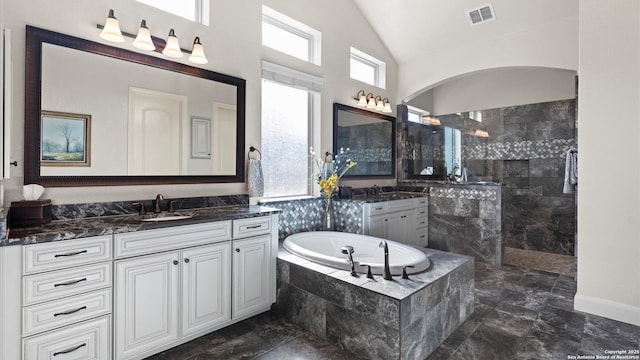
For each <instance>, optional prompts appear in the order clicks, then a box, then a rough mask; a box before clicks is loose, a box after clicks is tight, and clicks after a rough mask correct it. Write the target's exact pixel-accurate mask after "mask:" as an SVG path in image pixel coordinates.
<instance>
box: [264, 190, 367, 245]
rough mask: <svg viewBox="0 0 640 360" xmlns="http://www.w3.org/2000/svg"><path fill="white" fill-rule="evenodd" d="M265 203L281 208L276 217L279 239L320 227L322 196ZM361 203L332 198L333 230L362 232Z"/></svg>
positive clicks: (322, 207)
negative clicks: (278, 215) (277, 217)
mask: <svg viewBox="0 0 640 360" xmlns="http://www.w3.org/2000/svg"><path fill="white" fill-rule="evenodd" d="M265 205H268V206H271V207H275V208H277V209H280V210H282V213H281V214H280V217H279V219H278V220H279V224H278V227H279V231H278V233H279V236H280V241H282V240H284V239H285V238H286V237H287V236H289V235H291V234H295V233H299V232H304V231H317V230H320V229H321V228H322V214H323V212H324V208H325V202H324V199H322V198H310V199H299V200H287V201H269V202H267V203H265ZM363 205H364V202H362V201H355V200H348V201H343V200H340V199H334V200H333V209H334V214H335V222H334V225H335V230H336V231H341V232H349V233H355V234H362V233H363V228H362V207H363Z"/></svg>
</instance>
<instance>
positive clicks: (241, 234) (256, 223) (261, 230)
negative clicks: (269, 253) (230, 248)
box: [233, 216, 271, 239]
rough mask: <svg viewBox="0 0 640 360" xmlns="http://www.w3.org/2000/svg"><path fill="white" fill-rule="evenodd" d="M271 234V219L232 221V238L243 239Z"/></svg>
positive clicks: (256, 218) (264, 217)
mask: <svg viewBox="0 0 640 360" xmlns="http://www.w3.org/2000/svg"><path fill="white" fill-rule="evenodd" d="M270 232H271V217H269V216H263V217H255V218H249V219H240V220H234V221H233V238H234V239H239V238H245V237H250V236H255V235H262V234H268V233H270Z"/></svg>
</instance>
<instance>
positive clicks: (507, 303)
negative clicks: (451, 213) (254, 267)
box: [149, 263, 640, 360]
mask: <svg viewBox="0 0 640 360" xmlns="http://www.w3.org/2000/svg"><path fill="white" fill-rule="evenodd" d="M575 291H576V283H575V281H574V280H573V277H572V276H568V275H562V274H554V273H549V272H542V271H537V270H532V269H527V268H521V267H516V266H512V265H505V266H502V267H497V266H495V265H490V264H486V263H476V264H475V295H476V303H475V311H474V313H473V314H472V315H471V316H470V317H469V319H468V320H467V321H466V322H464V323H463V324H462V325H461V326H460V327H459V328H458V329H457V330H456V331H455V332H454V333H453V334H452V335H451V336H450V337H449V338H448V339H447V340H445V342H444V343H443V344H442V345H440V347H438V348H437V349H436V350H435V351H434V352H433V353H432V354H431V355H430V356H429V357H428V358H427V360H441V359H449V360H462V359H465V360H467V359H478V360H484V359H487V360H495V359H509V360H511V359H536V360H538V359H553V360H556V359H560V360H564V359H567V358H568V355H594V356H595V355H605V353H604V351H605V350H638V349H640V327H638V326H633V325H629V324H625V323H622V322H618V321H614V320H609V319H606V318H602V317H599V316H595V315H589V314H585V313H582V312H578V311H574V310H572V309H573V295H574V294H575ZM354 358H356V356H355V355H354V354H350V353H348V352H346V351H343V350H341V349H339V348H338V347H336V346H334V345H333V344H331V343H329V342H328V341H327V340H324V339H322V338H319V337H317V336H315V335H313V334H311V333H309V332H307V331H304V330H302V329H300V328H298V327H297V326H295V325H293V324H291V323H289V322H287V321H286V320H284V319H282V318H279V317H277V316H276V315H274V314H272V313H265V314H262V315H258V316H255V317H253V318H251V319H248V320H245V321H243V322H240V323H238V324H235V325H232V326H229V327H227V328H225V329H222V330H219V331H217V332H215V333H213V334H209V335H206V336H203V337H201V338H198V339H196V340H194V341H191V342H189V343H187V344H184V345H182V346H179V347H176V348H174V349H171V350H168V351H165V352H163V353H161V354H157V355H155V356H152V357H150V358H149V359H154V360H159V359H170V360H178V359H184V360H187V359H188V360H192V359H193V360H195V359H225V360H227V359H261V360H264V359H283V360H284V359H286V360H289V359H296V360H316V359H335V360H342V359H354Z"/></svg>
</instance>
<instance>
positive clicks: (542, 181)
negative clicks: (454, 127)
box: [462, 99, 576, 255]
mask: <svg viewBox="0 0 640 360" xmlns="http://www.w3.org/2000/svg"><path fill="white" fill-rule="evenodd" d="M575 109H576V101H575V99H570V100H562V101H553V102H547V103H540V104H529V105H522V106H511V107H505V108H499V109H491V110H485V111H482V115H483V118H482V123H483V125H484V126H486V128H487V130H488V131H489V134H490V137H489V138H488V139H480V138H475V139H471V141H468V142H467V141H465V143H464V146H463V149H462V151H463V154H464V155H463V156H464V157H465V160H466V166H467V168H468V172H469V180H470V181H472V180H494V181H499V182H501V183H503V184H505V191H504V202H505V213H504V215H505V219H504V227H505V229H504V232H505V241H506V246H508V247H513V248H518V249H528V250H536V251H544V252H550V253H557V254H563V255H573V254H574V248H575V230H576V205H575V196H574V195H573V194H563V193H562V188H563V180H564V168H565V157H566V153H567V151H568V150H569V149H570V148H572V147H576V138H575V124H576V112H575ZM465 140H466V139H465Z"/></svg>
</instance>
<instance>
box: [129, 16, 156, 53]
mask: <svg viewBox="0 0 640 360" xmlns="http://www.w3.org/2000/svg"><path fill="white" fill-rule="evenodd" d="M133 46H135V47H137V48H138V49H140V50H147V51H153V50H155V49H156V46H155V45H153V40H151V31H149V28H148V27H147V21H146V20H142V22H141V23H140V29H138V36H136V39H135V40H133Z"/></svg>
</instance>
